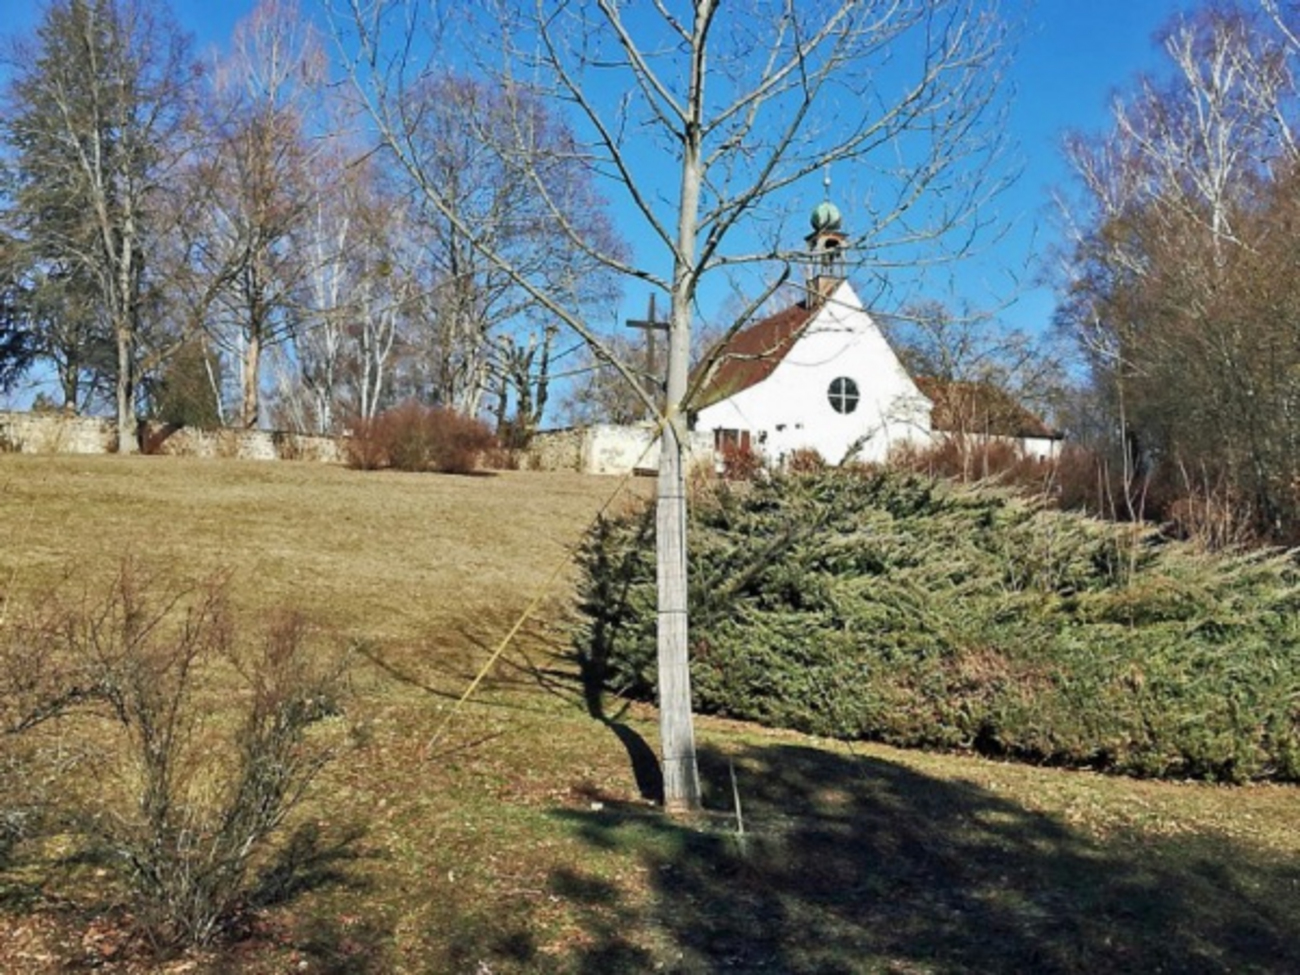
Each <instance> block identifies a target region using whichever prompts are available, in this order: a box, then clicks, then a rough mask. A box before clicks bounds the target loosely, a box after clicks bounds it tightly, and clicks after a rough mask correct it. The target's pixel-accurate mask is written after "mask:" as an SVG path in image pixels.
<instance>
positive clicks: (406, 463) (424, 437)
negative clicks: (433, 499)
mask: <svg viewBox="0 0 1300 975" xmlns="http://www.w3.org/2000/svg"><path fill="white" fill-rule="evenodd" d="M496 445H497V442H496V438H495V437H493V436H492V432H491V431H490V430H488V428H487V425H486V424H484V423H483V422H482V421H481V420H476V419H474V418H473V417H467V416H461V415H460V414H459V413H456V412H455V411H454V410H448V409H444V408H442V407H430V406H424V405H422V404H420V403H416V402H409V403H404V404H402V405H401V406H396V407H394V408H393V409H391V410H386V411H385V412H383V413H381V414H379V415H378V416H376V417H375V418H374V419H372V420H366V421H361V422H358V423H357V424H355V425H354V431H353V435H352V437H351V438H350V439H349V441H348V464H349V466H351V467H354V468H358V469H361V470H376V469H380V468H386V467H391V468H395V469H397V470H400V471H442V472H444V473H448V474H468V473H469V472H470V471H472V470H474V468H475V467H476V466H477V464H478V462H479V459H480V458H481V457H482V456H483V455H484V454H485V453H488V452H489V451H491V450H493V448H495V447H496Z"/></svg>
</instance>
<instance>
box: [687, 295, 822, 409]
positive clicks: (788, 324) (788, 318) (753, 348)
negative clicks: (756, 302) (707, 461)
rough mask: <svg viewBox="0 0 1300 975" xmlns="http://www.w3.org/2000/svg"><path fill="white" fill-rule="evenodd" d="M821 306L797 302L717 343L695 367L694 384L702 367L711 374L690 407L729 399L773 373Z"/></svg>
mask: <svg viewBox="0 0 1300 975" xmlns="http://www.w3.org/2000/svg"><path fill="white" fill-rule="evenodd" d="M820 308H821V306H820V305H816V306H811V307H810V306H809V305H808V303H806V302H802V301H801V302H798V303H796V304H793V305H790V306H789V307H787V308H783V309H781V310H780V311H778V312H776V313H774V314H771V315H768V316H767V317H766V318H763V319H761V320H759V321H757V322H755V323H754V324H752V325H750V326H748V327H747V328H743V329H741V330H740V331H739V332H737V333H736V334H735V335H733V336H731V338H730V339H728V340H727V341H726V342H725V343H722V345H721V347H719V346H718V345H714V346H713V348H712V349H710V350H709V352H708V354H706V355H705V356H704V359H703V360H702V361H701V363H700V364H699V365H697V366H696V367H695V369H694V370H692V374H691V383H692V384H694V383H695V382H696V381H697V378H698V376H699V374H700V370H701V369H706V368H707V369H709V370H710V373H711V374H710V375H709V376H708V378H707V379H706V381H705V382H704V383H703V385H701V386H700V388H699V390H697V391H696V394H695V397H694V399H693V400H692V402H691V409H693V410H702V409H704V408H705V407H708V406H712V405H713V404H715V403H720V402H721V401H722V400H725V399H730V398H731V397H732V396H735V395H736V394H737V393H740V392H742V391H744V390H746V389H749V388H750V387H751V386H757V385H758V384H759V383H761V382H762V381H763V380H765V379H766V378H767V377H768V376H770V375H772V373H773V371H775V369H776V367H777V366H778V365H780V364H781V362H782V360H784V359H785V357H786V355H787V354H788V353H789V352H790V350H791V349H792V348H793V347H794V345H795V342H796V341H797V340H798V338H799V337H800V336H801V335H802V334H803V333H804V330H805V329H806V328H807V327H808V325H809V324H810V323H811V322H812V320H813V319H814V318H815V317H816V315H817V312H818V311H819V310H820Z"/></svg>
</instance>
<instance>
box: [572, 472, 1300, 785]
mask: <svg viewBox="0 0 1300 975" xmlns="http://www.w3.org/2000/svg"><path fill="white" fill-rule="evenodd" d="M653 534H654V527H653V515H652V512H651V511H650V510H649V509H646V510H641V511H634V512H632V513H629V514H627V515H624V516H622V517H618V518H614V519H610V520H604V521H601V522H600V523H599V524H598V525H597V526H596V527H595V528H594V529H593V531H592V532H591V533H590V534H589V536H588V538H587V539H586V542H585V544H584V547H583V549H582V551H581V553H580V557H579V559H580V564H581V567H582V571H583V575H582V579H583V581H582V586H581V611H582V625H581V626H580V627H579V631H578V634H577V652H578V657H579V661H580V662H581V664H582V665H583V668H584V672H585V675H586V678H587V680H588V682H589V683H594V682H599V683H602V684H603V685H604V686H606V687H608V688H611V689H613V690H615V691H617V692H619V693H622V694H627V695H631V696H638V697H642V698H646V699H652V697H653V690H654V683H655V672H654V671H655V620H654V544H653ZM689 544H690V553H691V572H692V579H691V613H692V617H691V626H692V630H691V641H692V660H691V670H692V677H693V681H694V703H695V707H696V709H697V710H698V711H699V712H702V713H712V714H720V715H728V716H731V717H736V718H743V719H748V720H753V721H759V722H762V723H764V724H769V725H774V726H781V727H788V728H794V729H798V730H802V731H806V732H809V733H812V734H817V735H825V736H833V737H838V738H855V739H870V740H877V741H882V742H888V743H891V744H896V745H903V746H921V747H934V748H945V749H974V750H977V751H980V752H983V753H986V754H995V755H1004V756H1010V757H1016V758H1020V759H1025V760H1030V761H1035V762H1044V763H1053V764H1069V765H1078V766H1089V767H1094V768H1103V769H1109V770H1113V771H1117V772H1125V773H1129V774H1134V775H1141V776H1162V777H1199V778H1207V779H1214V780H1229V781H1244V780H1250V779H1268V778H1271V779H1280V780H1297V779H1300V612H1297V611H1298V610H1300V564H1298V562H1297V559H1296V557H1295V554H1294V553H1283V552H1276V551H1273V552H1261V551H1256V552H1249V553H1238V554H1234V555H1230V556H1217V557H1216V556H1211V555H1207V554H1204V553H1202V552H1200V551H1197V550H1195V549H1193V548H1192V547H1191V546H1189V545H1187V544H1184V543H1179V542H1172V541H1169V540H1166V539H1164V538H1162V537H1161V536H1160V535H1159V534H1158V532H1156V531H1154V530H1153V529H1150V528H1135V527H1133V526H1123V525H1114V524H1111V523H1105V522H1100V521H1095V520H1091V519H1088V518H1085V517H1083V516H1080V515H1077V514H1072V513H1064V512H1060V511H1056V510H1053V509H1050V508H1048V507H1045V506H1044V505H1042V504H1039V503H1036V502H1034V501H1032V500H1029V499H1025V498H1023V497H1015V496H1011V495H1009V494H1006V493H998V492H996V491H993V490H989V489H980V488H961V487H958V486H955V485H950V484H948V483H947V482H936V481H933V480H930V479H927V478H924V477H921V476H917V475H911V474H903V473H898V472H870V473H868V472H861V471H838V470H827V471H821V472H815V473H810V474H806V475H800V476H779V477H775V478H773V479H772V480H770V481H768V482H766V483H760V484H754V485H747V486H744V487H742V488H738V489H730V488H727V487H721V488H718V489H716V490H713V491H711V492H710V493H708V494H706V495H704V496H702V497H699V498H697V499H696V501H695V504H694V509H693V514H692V519H691V527H690V543H689Z"/></svg>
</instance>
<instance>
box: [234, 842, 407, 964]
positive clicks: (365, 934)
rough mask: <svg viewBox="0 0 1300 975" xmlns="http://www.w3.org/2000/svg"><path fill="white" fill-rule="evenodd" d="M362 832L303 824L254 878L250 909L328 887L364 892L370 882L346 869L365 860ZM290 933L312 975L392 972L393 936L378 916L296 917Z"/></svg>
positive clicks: (333, 914) (322, 914) (334, 914)
mask: <svg viewBox="0 0 1300 975" xmlns="http://www.w3.org/2000/svg"><path fill="white" fill-rule="evenodd" d="M366 833H367V829H366V827H365V826H364V825H361V824H359V823H353V824H349V825H343V826H338V827H335V828H333V829H330V830H323V829H322V828H321V827H320V826H318V825H317V824H316V823H311V822H308V823H303V824H302V825H301V826H299V827H298V828H297V829H296V830H295V831H294V832H293V835H292V836H290V837H289V839H288V841H287V842H286V843H285V844H284V845H283V846H282V847H281V848H280V849H279V850H278V851H277V854H276V856H275V858H274V859H273V860H272V862H271V863H269V864H268V865H267V866H266V868H265V869H263V870H262V872H261V873H260V874H259V875H258V877H257V882H256V884H255V885H254V888H253V891H252V894H251V895H250V897H249V906H250V907H252V908H254V909H258V910H260V909H266V908H271V907H276V906H279V905H284V904H289V903H291V902H293V901H296V900H298V899H299V898H300V897H302V896H303V895H304V894H308V893H311V892H313V891H324V890H326V889H327V888H335V889H342V890H344V891H347V892H348V893H349V894H352V893H356V892H363V891H366V890H369V889H370V884H369V882H367V881H364V880H362V879H359V878H358V877H357V876H356V874H355V873H354V872H353V871H352V870H351V869H350V868H351V867H352V865H354V864H356V863H357V862H359V861H361V860H363V859H365V858H367V856H369V855H370V854H367V853H366V852H365V851H364V850H363V849H362V847H361V841H362V840H363V839H364V838H365V836H366ZM295 928H296V930H295V933H294V942H295V944H296V945H297V948H298V950H299V951H300V952H301V953H302V954H303V955H304V956H305V957H306V958H308V959H310V969H311V971H314V972H324V973H330V975H369V973H379V972H387V971H391V966H392V958H391V951H392V943H393V931H392V928H391V925H389V924H388V923H386V922H385V920H384V919H383V918H382V917H380V916H365V917H363V916H359V915H353V914H347V913H343V914H339V913H337V912H331V911H324V912H315V913H310V914H306V915H303V916H301V918H300V920H299V921H297V923H296V925H295Z"/></svg>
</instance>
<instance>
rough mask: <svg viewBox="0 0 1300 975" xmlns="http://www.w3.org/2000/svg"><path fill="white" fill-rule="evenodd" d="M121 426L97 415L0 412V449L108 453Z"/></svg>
mask: <svg viewBox="0 0 1300 975" xmlns="http://www.w3.org/2000/svg"><path fill="white" fill-rule="evenodd" d="M116 447H117V427H116V426H115V425H114V424H113V423H110V422H109V421H108V420H104V419H101V418H100V417H94V416H68V415H64V414H61V413H7V412H0V453H14V454H107V453H111V452H112V451H113V450H114V449H116Z"/></svg>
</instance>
